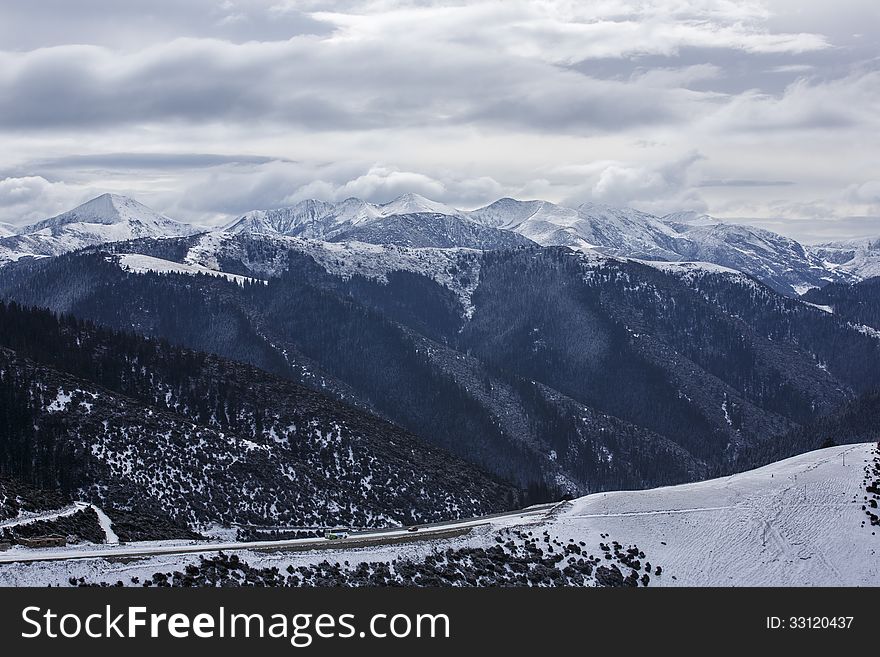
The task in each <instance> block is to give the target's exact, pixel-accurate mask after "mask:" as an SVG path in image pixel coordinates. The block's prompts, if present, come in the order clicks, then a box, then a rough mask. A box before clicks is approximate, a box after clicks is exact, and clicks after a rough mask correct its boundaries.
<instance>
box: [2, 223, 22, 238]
mask: <svg viewBox="0 0 880 657" xmlns="http://www.w3.org/2000/svg"><path fill="white" fill-rule="evenodd" d="M17 232H18V229H17V228H16V227H15V226H13V225H12V224H5V223H3V222H2V221H0V238H3V237H11V236H13V235H15V234H16V233H17Z"/></svg>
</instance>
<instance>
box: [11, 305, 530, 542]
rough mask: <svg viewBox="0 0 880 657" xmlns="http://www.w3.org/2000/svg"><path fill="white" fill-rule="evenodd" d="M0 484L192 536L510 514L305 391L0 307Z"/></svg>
mask: <svg viewBox="0 0 880 657" xmlns="http://www.w3.org/2000/svg"><path fill="white" fill-rule="evenodd" d="M0 476H3V477H6V478H12V479H16V480H18V481H20V482H22V483H23V484H26V485H27V486H26V488H27V487H29V488H28V489H33V488H36V489H40V490H44V491H47V493H48V494H49V495H57V494H58V493H60V494H62V495H63V496H66V497H68V498H71V497H72V498H74V499H78V500H85V501H91V502H95V503H97V504H99V505H100V506H102V507H106V508H107V510H108V512H109V511H110V510H111V509H119V510H122V511H128V512H136V513H142V514H147V515H154V516H163V517H167V518H171V519H174V520H175V521H177V522H178V523H181V524H188V525H190V526H191V527H194V528H195V527H202V526H206V525H209V524H213V523H222V524H229V523H243V524H257V525H266V526H273V525H278V524H283V525H299V526H302V525H312V526H313V525H333V524H337V523H342V522H344V523H346V524H350V525H353V526H365V527H376V526H384V525H388V524H391V525H393V524H400V523H407V522H414V521H424V520H439V519H446V518H450V517H462V516H472V515H475V514H479V513H485V512H489V511H497V510H500V509H503V508H510V507H512V506H516V505H517V504H518V503H521V502H522V499H521V495H520V492H519V491H518V490H517V489H515V488H514V487H512V486H509V485H506V484H502V483H500V482H498V481H495V480H493V479H492V478H490V477H489V476H488V475H486V474H485V473H484V472H482V471H480V470H479V469H478V468H475V467H473V466H471V465H469V464H467V463H465V462H464V461H461V460H458V459H455V458H453V457H452V456H451V455H450V454H448V453H446V452H443V451H440V450H437V449H436V448H432V447H430V446H428V445H426V444H425V443H423V442H422V441H420V440H419V439H418V438H416V437H415V436H413V435H412V434H409V433H407V432H406V431H403V430H401V429H400V428H398V427H396V426H394V425H392V424H390V423H387V422H384V421H382V420H380V419H378V418H375V417H373V416H371V415H369V414H367V413H364V412H362V411H358V410H356V409H354V408H352V407H350V406H347V405H345V404H342V403H340V402H338V401H335V400H334V399H332V398H330V397H328V396H327V395H325V394H322V393H320V392H316V391H313V390H309V389H306V388H303V387H301V386H299V385H297V384H295V383H292V382H290V381H288V380H284V379H280V378H278V377H274V376H271V375H269V374H267V373H266V372H263V371H260V370H257V369H256V368H253V367H251V366H247V365H244V364H241V363H236V362H232V361H228V360H224V359H221V358H217V357H215V356H209V355H206V354H202V353H198V352H192V351H188V350H182V349H179V348H174V347H171V346H170V345H168V344H167V343H164V342H161V341H157V340H146V339H144V338H142V337H138V336H134V335H131V334H120V333H115V332H111V331H107V330H102V329H98V328H95V327H93V326H91V325H89V324H87V323H84V322H80V321H77V320H75V319H72V318H62V319H61V320H59V319H56V318H55V317H54V316H53V315H51V314H49V313H47V312H38V311H27V310H22V309H20V308H19V307H17V306H6V305H3V304H0ZM31 497H33V496H31ZM7 503H8V504H13V503H14V500H13V501H5V498H4V502H3V504H4V505H5V504H7ZM30 504H31V506H36V507H37V508H39V504H38V501H35V502H32V503H30ZM16 512H17V511H16V508H11V509H10V510H9V511H8V512H7V511H5V510H4V511H3V512H0V517H3V516H14V515H15V514H16Z"/></svg>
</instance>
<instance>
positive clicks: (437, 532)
mask: <svg viewBox="0 0 880 657" xmlns="http://www.w3.org/2000/svg"><path fill="white" fill-rule="evenodd" d="M557 506H558V504H541V505H537V506H533V507H529V508H527V509H521V510H518V511H508V512H505V513H495V514H492V515H488V516H482V517H479V518H469V519H466V520H454V521H450V522H438V523H430V524H425V525H419V526H418V530H417V531H414V532H410V531H407V529H399V528H391V529H379V530H369V531H362V532H354V533H352V534H351V535H350V536H349V537H347V538H343V539H336V540H327V539H323V538H299V539H287V540H279V541H253V542H213V543H187V544H182V545H181V544H177V545H149V544H145V543H138V544H131V545H110V546H106V547H95V548H86V549H77V548H75V547H69V548H47V549H24V548H14V549H12V550H10V551H7V552H0V564H2V563H15V562H33V561H67V560H71V559H129V558H138V557H148V556H155V555H168V554H195V553H204V552H219V551H221V550H223V551H227V552H231V551H238V550H262V551H276V550H279V551H280V550H283V551H287V552H307V551H309V550H340V549H353V548H361V547H375V546H380V545H393V544H397V543H414V542H420V541H427V540H437V539H441V538H454V537H456V536H462V535H464V534H467V533H469V532H470V531H471V530H472V529H473V528H474V527H480V526H485V525H489V524H493V522H498V521H500V520H503V519H514V518H521V519H522V520H524V521H527V520H536V519H540V518H543V517H546V516H547V515H549V514H550V513H552V512H553V511H554V509H556V507H557Z"/></svg>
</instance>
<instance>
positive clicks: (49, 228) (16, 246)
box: [0, 194, 203, 265]
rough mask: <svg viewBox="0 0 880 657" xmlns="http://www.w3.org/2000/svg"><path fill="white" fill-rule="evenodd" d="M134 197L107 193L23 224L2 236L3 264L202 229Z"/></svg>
mask: <svg viewBox="0 0 880 657" xmlns="http://www.w3.org/2000/svg"><path fill="white" fill-rule="evenodd" d="M201 230H203V229H200V228H198V227H196V226H191V225H189V224H182V223H179V222H177V221H174V220H173V219H170V218H168V217H166V216H164V215H161V214H159V213H157V212H155V211H153V210H151V209H150V208H148V207H147V206H145V205H143V204H141V203H138V202H137V201H135V200H134V199H131V198H128V197H125V196H119V195H116V194H103V195H101V196H98V197H97V198H94V199H92V200H91V201H88V202H87V203H84V204H82V205H80V206H78V207H76V208H74V209H73V210H69V211H68V212H65V213H63V214H60V215H58V216H56V217H51V218H49V219H44V220H43V221H39V222H37V223H34V224H30V225H28V226H23V227H22V228H21V229H20V230H19V231H18V234H17V235H14V236H12V237H6V238H3V239H0V265H3V264H5V263H7V262H11V261H15V260H19V259H20V258H23V257H28V256H30V257H46V256H56V255H61V254H62V253H68V252H70V251H75V250H77V249H81V248H85V247H88V246H95V245H97V244H103V243H106V242H121V241H125V240H131V239H138V238H142V237H154V238H162V237H180V236H184V235H193V234H195V233H198V232H200V231H201Z"/></svg>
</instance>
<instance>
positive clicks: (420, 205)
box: [379, 192, 462, 217]
mask: <svg viewBox="0 0 880 657" xmlns="http://www.w3.org/2000/svg"><path fill="white" fill-rule="evenodd" d="M379 211H380V213H381V215H382V216H386V217H387V216H390V215H393V214H415V213H418V212H434V213H437V214H447V215H451V216H454V217H460V216H462V213H461V211H459V210H457V209H455V208H453V207H452V206H450V205H446V204H445V203H440V202H439V201H432V200H431V199H428V198H425V197H424V196H422V195H420V194H416V193H414V192H407V193H406V194H402V195H401V196H398V197H397V198H396V199H394V200H393V201H390V202H388V203H383V204H382V205H380V206H379Z"/></svg>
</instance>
